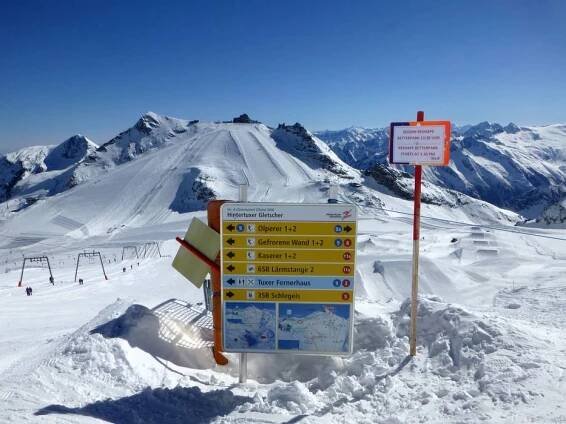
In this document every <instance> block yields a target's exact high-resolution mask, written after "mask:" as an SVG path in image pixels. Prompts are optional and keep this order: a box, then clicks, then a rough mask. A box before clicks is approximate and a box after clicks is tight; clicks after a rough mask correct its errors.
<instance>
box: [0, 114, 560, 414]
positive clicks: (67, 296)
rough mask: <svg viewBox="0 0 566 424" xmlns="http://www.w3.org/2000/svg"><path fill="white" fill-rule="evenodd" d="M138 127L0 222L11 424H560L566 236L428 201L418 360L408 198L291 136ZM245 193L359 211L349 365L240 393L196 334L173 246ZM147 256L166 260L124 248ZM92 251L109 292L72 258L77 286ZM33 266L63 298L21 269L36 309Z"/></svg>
mask: <svg viewBox="0 0 566 424" xmlns="http://www.w3.org/2000/svg"><path fill="white" fill-rule="evenodd" d="M141 121H143V122H141V123H140V124H139V125H137V127H139V128H138V129H136V131H138V132H140V133H141V134H144V135H143V137H141V138H135V137H134V138H131V137H130V136H131V135H132V134H133V131H132V133H131V134H130V133H129V135H127V136H126V135H124V136H123V139H124V140H126V139H127V140H128V142H127V143H126V142H120V141H117V142H115V143H113V144H110V145H107V146H106V147H105V149H106V151H102V150H97V151H95V152H94V153H92V152H91V154H92V155H94V156H95V157H94V158H93V159H89V158H88V157H87V158H85V159H84V160H80V161H79V162H78V163H75V164H73V165H70V168H71V169H73V175H75V176H82V177H83V179H82V181H81V182H80V183H78V184H77V185H76V186H74V187H73V188H70V189H65V190H63V191H61V192H59V193H56V194H52V195H47V196H45V197H43V198H41V199H40V200H38V201H37V202H36V203H35V204H33V205H31V206H28V207H27V208H25V209H23V210H21V211H19V212H17V213H16V212H11V213H9V214H6V215H3V220H2V221H0V311H1V312H0V316H1V319H0V334H1V335H2V337H1V338H0V422H18V423H28V422H29V423H35V422H37V423H39V422H41V423H60V422H68V423H93V422H120V423H139V422H143V423H165V424H167V423H181V422H190V423H208V422H215V423H248V422H257V423H284V422H301V423H344V422H350V423H372V424H373V423H389V424H391V423H396V424H399V423H417V422H418V423H440V422H442V423H444V422H446V423H476V422H482V421H484V422H490V423H491V422H493V423H511V422H545V423H546V422H562V421H566V411H565V410H564V406H563V400H564V391H565V390H566V365H565V364H566V337H565V336H566V334H565V333H566V331H565V329H564V325H563V323H562V321H561V320H562V319H563V316H564V310H565V309H564V308H565V306H564V305H566V245H565V244H564V239H566V233H565V230H564V229H560V228H545V229H539V228H530V227H524V228H520V229H518V228H517V227H513V226H511V224H513V223H514V222H516V221H517V220H518V216H517V215H516V214H514V213H512V212H509V211H506V210H503V209H499V208H496V207H494V206H493V205H490V204H488V203H485V202H480V201H476V200H473V199H471V200H466V199H465V198H460V201H461V200H462V199H464V201H463V202H461V203H458V202H457V201H456V200H453V204H449V203H448V201H443V202H439V204H423V212H422V213H423V219H422V234H421V236H422V239H421V242H420V243H421V262H420V295H421V297H420V302H419V309H418V317H419V320H418V322H419V326H418V354H417V356H416V357H415V358H412V359H411V358H410V357H408V356H407V354H408V350H409V346H408V319H409V303H408V301H407V298H408V297H409V295H410V280H411V252H412V228H411V223H412V222H411V217H410V212H411V202H410V201H408V200H403V199H400V198H398V197H395V196H393V195H391V193H389V194H388V193H386V192H385V190H383V188H382V187H380V186H379V184H377V183H376V182H375V181H372V180H371V178H369V177H367V176H363V175H362V174H361V173H360V172H359V171H357V170H355V169H353V168H351V167H350V166H349V165H347V164H346V163H344V162H342V161H341V160H340V159H338V158H337V157H336V156H334V154H333V153H332V152H330V151H328V150H327V148H326V147H325V145H324V143H323V142H322V141H321V140H320V139H318V138H317V137H314V136H312V134H310V133H308V132H307V135H309V137H310V138H304V137H302V136H300V137H299V136H298V135H297V134H299V135H300V134H303V132H302V130H300V129H298V128H297V129H295V130H286V129H283V128H281V129H279V131H280V133H279V134H276V135H275V136H273V133H274V132H275V131H277V130H272V129H270V128H268V127H266V126H264V125H262V124H212V123H198V124H191V125H189V124H188V122H187V121H182V120H175V119H173V118H163V117H160V116H159V115H156V114H147V115H145V116H144V117H143V118H142V120H141ZM545 128H546V127H545ZM522 131H523V130H521V132H522ZM537 131H538V130H537ZM547 131H548V132H554V131H558V133H560V132H561V131H562V129H560V128H558V129H556V128H554V127H550V128H548V129H547ZM146 132H147V133H148V134H146ZM156 132H157V133H159V136H158V135H156V134H157V133H156ZM521 132H519V133H516V134H521ZM169 134H173V135H171V136H169ZM138 135H139V134H138ZM145 137H147V139H146V140H145V141H142V139H143V138H145ZM136 141H140V143H138V144H136V143H135V142H136ZM122 143H123V144H122ZM131 143H134V146H133V147H131V148H130V144H131ZM304 143H306V144H304ZM135 145H138V146H142V147H143V149H142V148H141V147H140V148H137V147H135ZM298 146H307V147H308V149H309V150H308V151H305V152H303V153H304V154H302V153H301V150H300V148H298ZM280 147H284V148H283V149H281V148H280ZM123 149H125V150H123ZM122 152H130V153H132V155H130V156H128V154H127V153H126V154H123V153H122ZM125 158H127V159H125ZM49 172H60V170H59V171H55V170H53V171H47V172H44V174H48V173H49ZM63 172H64V171H63ZM35 175H40V174H35ZM45 181H51V180H50V178H47V177H46V179H45V180H44V183H45ZM197 181H198V182H199V184H196V185H194V184H195V183H196V182H197ZM244 181H246V182H249V184H250V190H249V198H250V200H254V201H288V202H291V201H292V202H325V201H326V196H327V189H328V186H329V185H330V182H331V181H332V182H333V183H334V184H336V185H337V186H338V198H339V200H340V201H349V202H355V203H357V204H358V206H359V211H360V216H361V218H360V220H359V232H358V252H357V269H356V283H355V286H356V303H355V304H356V313H355V321H356V323H355V338H354V352H353V354H352V355H351V356H347V357H316V356H300V355H294V354H280V355H267V354H248V373H249V380H248V382H247V383H245V384H238V356H237V355H236V354H228V357H229V359H230V362H229V364H228V365H227V366H217V365H216V364H215V363H214V361H213V359H212V355H211V353H210V349H209V348H208V347H207V346H208V344H209V342H210V325H209V324H206V323H205V324H206V325H205V324H203V325H202V326H201V328H200V330H199V331H196V330H195V328H194V326H191V325H190V324H189V321H190V317H189V318H188V311H192V312H195V311H197V312H198V311H202V302H203V301H204V299H203V293H202V291H201V290H199V289H196V288H195V287H194V286H192V285H191V284H190V283H188V282H187V281H186V280H185V279H184V278H183V277H182V276H180V275H179V274H178V273H177V272H176V271H174V270H173V268H172V267H171V262H172V258H173V256H174V255H175V253H176V250H177V248H178V245H177V243H176V242H175V241H174V238H175V236H180V235H182V234H184V232H185V231H186V228H187V226H188V224H189V222H190V220H191V219H192V218H193V217H197V218H200V219H202V220H205V213H204V212H203V207H204V205H205V203H206V200H207V196H208V194H207V190H210V191H212V192H213V193H214V194H215V195H217V196H219V197H222V198H227V199H235V198H237V193H238V185H239V184H241V183H242V182H244ZM350 182H356V183H358V182H359V183H360V184H362V185H361V186H360V187H357V186H351V185H349V183H350ZM195 187H196V188H195ZM30 190H31V191H30V192H33V190H34V189H33V188H31V185H30ZM195 190H196V191H197V192H198V194H199V195H200V196H201V198H198V197H196V194H197V193H195ZM28 193H29V192H28ZM430 193H432V194H434V195H435V196H437V197H438V198H441V199H444V200H450V199H451V197H449V195H448V194H446V192H445V191H443V190H442V189H436V188H434V187H432V188H430ZM191 194H194V195H195V197H194V198H189V199H187V197H190V195H191ZM432 194H431V195H432ZM18 196H19V195H17V194H16V195H15V197H14V198H12V199H11V200H10V201H9V204H10V205H11V204H14V203H16V202H17V201H19V200H18V199H19V197H18ZM453 199H457V197H454V198H453ZM10 202H11V203H10ZM0 206H1V207H2V208H4V207H5V203H2V204H1V205H0ZM393 211H398V212H393ZM406 214H409V215H406ZM432 218H434V219H432ZM455 221H463V222H468V223H470V224H458V223H456V222H455ZM500 230H501V231H500ZM535 235H541V236H545V237H547V238H540V237H535ZM148 242H158V243H160V245H159V246H160V251H161V253H162V255H163V256H162V257H159V255H158V254H157V252H156V249H154V250H153V251H152V252H153V254H152V255H148V257H145V258H143V257H140V258H137V257H135V254H134V253H133V252H134V251H133V250H132V249H131V248H129V249H128V248H127V246H134V245H135V246H140V247H141V246H143V245H144V244H145V243H148ZM123 248H127V251H126V255H125V258H124V260H123V261H122V258H121V256H122V252H123ZM86 249H88V250H89V251H92V250H96V251H100V252H101V253H102V256H103V260H104V265H105V269H106V274H107V275H108V280H105V279H104V276H103V274H102V270H101V268H100V264H99V263H97V262H96V261H92V262H91V261H89V260H85V261H84V262H83V261H82V259H81V264H80V267H79V270H78V277H79V278H82V279H84V285H79V284H78V283H75V282H74V277H75V265H76V263H75V259H76V257H77V254H78V253H79V252H83V251H84V250H86ZM35 254H46V255H48V256H49V258H50V261H51V265H52V268H53V269H52V271H53V275H54V277H55V285H54V286H52V285H51V284H50V283H49V281H48V276H49V274H48V271H47V269H46V268H40V267H35V268H29V269H28V268H26V270H25V274H24V278H23V281H24V286H31V287H33V295H32V296H29V297H28V296H26V295H25V291H24V287H17V282H18V281H19V278H20V266H21V260H22V256H23V255H27V256H29V255H35ZM149 256H151V257H149ZM124 268H125V272H124V271H123V269H124ZM167 308H169V309H167ZM164 311H170V312H171V313H170V314H168V313H164ZM181 311H185V312H187V313H185V314H184V315H183V314H182V313H181ZM203 318H206V316H203ZM204 321H206V319H204ZM207 343H208V344H207Z"/></svg>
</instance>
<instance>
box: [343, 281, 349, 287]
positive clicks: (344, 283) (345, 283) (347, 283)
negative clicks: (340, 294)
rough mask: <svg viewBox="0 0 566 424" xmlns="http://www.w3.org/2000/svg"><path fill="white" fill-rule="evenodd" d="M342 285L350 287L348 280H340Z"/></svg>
mask: <svg viewBox="0 0 566 424" xmlns="http://www.w3.org/2000/svg"><path fill="white" fill-rule="evenodd" d="M342 285H343V286H344V287H350V280H344V281H342Z"/></svg>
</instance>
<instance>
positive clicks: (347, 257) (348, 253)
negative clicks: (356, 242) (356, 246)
mask: <svg viewBox="0 0 566 424" xmlns="http://www.w3.org/2000/svg"><path fill="white" fill-rule="evenodd" d="M342 257H343V258H344V259H345V260H347V261H348V260H350V259H352V254H351V253H350V252H346V253H344V254H343V255H342Z"/></svg>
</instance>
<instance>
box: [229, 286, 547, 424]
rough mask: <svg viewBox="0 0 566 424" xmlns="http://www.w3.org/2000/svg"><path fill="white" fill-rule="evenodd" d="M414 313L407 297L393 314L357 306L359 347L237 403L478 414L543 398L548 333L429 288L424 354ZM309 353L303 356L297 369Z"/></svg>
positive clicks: (435, 418) (341, 416) (404, 417)
mask: <svg viewBox="0 0 566 424" xmlns="http://www.w3.org/2000/svg"><path fill="white" fill-rule="evenodd" d="M409 314H410V302H409V300H406V301H405V302H403V303H402V304H401V306H400V308H399V310H398V311H396V312H394V313H392V314H391V315H382V316H378V317H368V316H364V315H362V314H358V316H357V318H356V320H357V321H356V330H355V331H356V348H355V352H354V354H353V355H352V356H351V357H348V358H343V359H340V360H339V363H334V364H330V363H329V362H327V363H326V365H323V363H324V361H321V363H319V366H318V368H317V372H318V375H317V376H316V377H314V378H312V379H310V380H308V381H305V380H304V379H301V377H304V375H301V374H293V373H291V374H289V373H288V374H286V375H285V376H284V377H285V379H287V381H289V382H288V383H285V382H282V381H276V382H275V383H273V384H272V385H271V387H270V389H269V390H268V392H267V395H266V396H265V397H264V398H263V400H262V401H261V402H257V401H256V402H254V404H253V405H250V404H246V405H243V406H241V407H239V410H240V411H249V410H251V411H257V412H263V413H293V414H299V413H300V414H306V415H309V416H312V417H325V419H326V418H328V417H329V414H332V420H331V422H344V420H347V421H350V422H356V423H370V422H371V423H374V422H387V423H408V422H411V423H412V422H430V423H433V422H476V421H478V420H490V419H492V418H495V416H493V415H492V414H491V413H490V412H489V411H490V410H493V409H494V406H496V405H508V406H507V407H504V408H510V407H513V408H519V407H523V406H524V407H526V408H528V407H530V404H531V403H535V402H537V401H539V400H540V401H541V400H542V398H543V396H544V395H543V394H542V393H543V392H542V391H541V389H540V388H539V387H538V386H537V378H539V377H540V376H541V375H544V378H546V379H548V378H551V373H552V372H553V370H554V371H556V367H555V366H553V365H551V364H549V362H548V361H547V360H545V359H544V355H543V353H542V351H543V350H544V342H541V344H540V345H538V346H537V345H534V344H533V343H532V339H527V338H526V337H524V336H523V335H522V334H521V332H520V331H519V330H518V329H517V328H514V327H513V326H511V325H509V324H506V323H505V324H504V323H503V321H500V320H497V319H494V318H488V317H482V316H478V315H476V314H472V313H470V312H468V311H466V310H465V309H463V308H461V307H459V306H456V305H452V304H447V303H445V302H443V301H442V300H441V299H440V298H438V297H429V298H423V299H420V303H419V308H418V317H419V327H418V355H417V357H415V358H411V357H410V356H408V355H407V353H408V331H409V326H408V324H409V316H410V315H409ZM527 340H531V342H530V343H529V342H528V341H527ZM309 361H310V359H309V358H308V357H307V358H305V357H300V356H299V357H295V360H294V364H293V365H294V366H295V368H294V369H295V370H299V369H300V367H298V366H297V363H301V362H305V363H309ZM252 362H253V359H252ZM274 365H275V366H276V367H278V368H280V369H281V370H283V369H285V367H286V366H287V365H290V363H287V362H286V360H285V359H282V360H278V361H276V362H275V363H274ZM298 380H302V381H298ZM539 412H540V411H539Z"/></svg>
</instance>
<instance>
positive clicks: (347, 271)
mask: <svg viewBox="0 0 566 424" xmlns="http://www.w3.org/2000/svg"><path fill="white" fill-rule="evenodd" d="M351 270H352V268H350V267H349V266H348V265H346V266H344V267H343V268H342V272H344V274H349V273H350V271H351Z"/></svg>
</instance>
